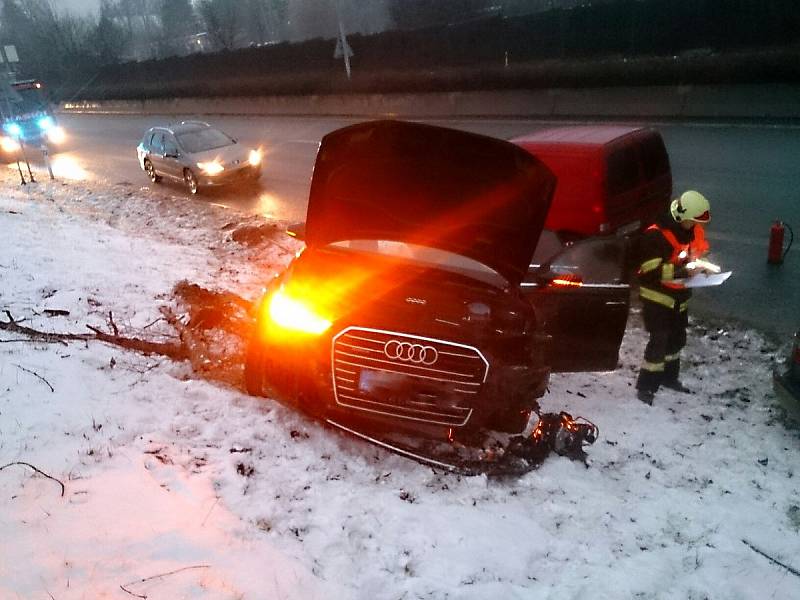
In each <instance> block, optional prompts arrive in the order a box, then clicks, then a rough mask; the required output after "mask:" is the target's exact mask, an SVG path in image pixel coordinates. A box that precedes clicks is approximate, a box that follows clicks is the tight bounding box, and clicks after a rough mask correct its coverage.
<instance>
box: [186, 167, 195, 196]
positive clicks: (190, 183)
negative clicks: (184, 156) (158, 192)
mask: <svg viewBox="0 0 800 600" xmlns="http://www.w3.org/2000/svg"><path fill="white" fill-rule="evenodd" d="M183 180H184V181H185V182H186V186H187V187H188V188H189V191H190V192H191V193H192V194H196V193H197V177H196V176H195V174H194V173H193V172H192V170H191V169H184V170H183Z"/></svg>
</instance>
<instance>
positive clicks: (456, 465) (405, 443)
mask: <svg viewBox="0 0 800 600" xmlns="http://www.w3.org/2000/svg"><path fill="white" fill-rule="evenodd" d="M537 416H538V417H539V420H538V421H537V423H536V425H535V426H534V428H533V431H532V432H531V433H530V435H516V436H512V437H510V438H508V440H506V441H505V443H501V442H499V441H494V442H492V443H489V444H487V445H486V446H485V447H480V448H478V447H475V446H463V445H460V444H458V442H454V441H452V440H451V441H448V442H441V441H439V442H437V441H431V440H421V439H419V438H401V437H399V436H392V437H391V438H388V437H386V436H383V435H379V434H373V433H367V432H364V431H358V430H356V429H353V428H351V427H348V426H346V425H343V424H341V423H338V422H336V421H334V420H331V419H327V422H328V424H330V425H333V426H334V427H336V428H337V429H340V430H342V431H345V432H346V433H349V434H351V435H354V436H356V437H358V438H360V439H362V440H365V441H367V442H370V443H371V444H374V445H376V446H379V447H381V448H384V449H385V450H389V451H390V452H393V453H395V454H398V455H400V456H404V457H405V458H410V459H411V460H414V461H416V462H418V463H421V464H424V465H427V466H430V467H434V468H440V469H444V470H447V471H451V472H453V473H458V474H460V475H468V476H469V475H489V476H494V477H517V476H520V475H524V474H525V473H527V472H529V471H532V470H533V469H536V468H538V467H539V465H541V464H542V463H543V462H544V460H545V459H546V458H547V457H548V456H549V455H550V453H552V452H555V453H556V454H558V455H560V456H566V457H568V458H570V459H572V460H580V461H584V462H585V459H586V452H585V451H584V448H585V447H586V446H587V445H591V444H593V443H594V442H595V441H596V440H597V438H598V437H599V434H600V432H599V429H598V428H597V426H596V425H595V424H594V423H592V422H591V421H589V420H588V419H585V418H583V417H577V418H573V417H572V415H570V414H569V413H567V412H564V411H562V412H560V413H537Z"/></svg>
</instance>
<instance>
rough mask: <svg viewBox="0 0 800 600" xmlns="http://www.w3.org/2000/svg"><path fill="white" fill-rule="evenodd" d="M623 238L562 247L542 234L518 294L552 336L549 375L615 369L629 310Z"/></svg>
mask: <svg viewBox="0 0 800 600" xmlns="http://www.w3.org/2000/svg"><path fill="white" fill-rule="evenodd" d="M627 253H628V241H627V238H624V237H617V236H606V237H594V238H588V239H584V240H580V241H578V242H574V243H571V244H568V245H562V244H561V243H560V242H559V240H558V238H557V236H556V234H554V233H553V232H552V231H547V230H546V231H544V232H543V233H542V237H541V238H540V241H539V245H538V247H537V250H536V253H535V254H534V260H533V264H532V265H531V268H530V270H529V272H528V275H527V277H526V278H525V281H523V283H522V293H523V294H524V295H525V297H526V298H528V300H529V301H530V302H531V303H532V304H533V305H534V307H535V308H536V311H537V314H538V316H539V319H540V320H541V321H542V322H543V324H544V328H545V330H546V332H547V333H548V334H550V335H551V336H552V342H551V345H550V351H549V358H550V365H551V367H552V368H553V370H554V371H606V370H612V369H615V368H616V366H617V361H618V357H619V347H620V344H621V342H622V337H623V335H624V333H625V325H626V323H627V320H628V310H629V308H630V284H629V281H628V277H629V276H628V272H629V271H628V269H627V268H626V264H627Z"/></svg>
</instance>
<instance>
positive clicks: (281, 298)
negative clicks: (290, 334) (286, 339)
mask: <svg viewBox="0 0 800 600" xmlns="http://www.w3.org/2000/svg"><path fill="white" fill-rule="evenodd" d="M266 309H267V314H268V315H269V318H270V320H271V321H272V322H273V323H275V324H276V325H279V326H280V327H283V328H284V329H289V330H292V331H297V332H300V333H310V334H313V335H319V334H321V333H322V332H324V331H326V330H327V329H328V328H329V327H330V326H331V322H330V321H329V320H328V319H326V318H325V317H322V316H320V315H319V314H317V313H316V312H315V311H314V309H313V308H312V307H310V306H309V305H308V304H307V303H305V302H303V301H302V300H298V299H296V298H292V297H291V296H289V295H288V294H287V293H286V291H285V290H284V289H283V288H281V289H279V290H278V291H277V292H275V293H274V294H273V295H272V297H271V298H270V299H269V300H268V304H267V306H266Z"/></svg>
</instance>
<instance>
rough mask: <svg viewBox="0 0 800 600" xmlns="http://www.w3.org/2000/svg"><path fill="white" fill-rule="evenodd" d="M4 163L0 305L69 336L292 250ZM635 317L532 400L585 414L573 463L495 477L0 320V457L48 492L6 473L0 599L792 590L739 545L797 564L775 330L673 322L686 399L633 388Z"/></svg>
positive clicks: (763, 593)
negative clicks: (590, 365)
mask: <svg viewBox="0 0 800 600" xmlns="http://www.w3.org/2000/svg"><path fill="white" fill-rule="evenodd" d="M12 175H13V173H11V172H9V173H7V174H3V175H0V185H1V186H2V187H0V231H1V232H2V241H0V318H2V319H3V320H5V319H6V314H5V313H3V312H2V311H5V310H7V311H9V313H10V314H11V315H13V317H14V318H16V319H22V318H25V319H26V322H25V324H26V325H29V326H31V327H35V328H38V329H44V330H48V331H72V332H81V333H82V332H85V331H86V329H85V326H86V325H87V324H89V325H92V326H96V327H100V328H105V327H107V323H106V321H107V318H108V314H109V312H111V313H113V315H114V319H115V321H116V323H117V324H118V325H119V327H120V329H122V330H124V331H126V332H129V333H134V334H145V335H150V336H153V337H156V336H157V335H158V334H159V333H162V334H165V333H167V331H168V330H167V329H166V328H165V327H164V324H163V323H162V322H158V321H157V320H158V319H159V317H160V314H159V312H158V308H159V306H160V305H161V304H165V303H168V302H169V301H170V298H169V295H170V291H171V290H172V287H173V285H174V284H175V283H176V282H178V281H179V280H181V279H188V280H190V281H193V282H196V283H198V284H201V285H205V286H208V287H213V288H217V289H227V290H231V291H234V292H236V293H238V294H240V295H242V296H244V297H246V298H255V297H256V296H257V295H258V290H259V289H260V286H261V285H262V284H263V282H264V281H266V279H267V278H269V277H270V276H271V275H272V273H274V272H275V271H276V270H278V269H280V268H281V266H282V265H284V264H286V263H287V262H288V260H289V258H290V257H291V255H292V254H293V252H294V250H295V249H296V248H295V247H294V246H293V245H292V243H291V241H290V240H288V239H285V240H284V239H283V238H282V237H281V236H279V235H276V237H275V238H274V239H269V240H268V241H267V242H266V243H263V244H260V245H257V246H252V247H247V246H244V245H241V244H239V243H236V242H234V241H232V240H231V239H230V231H231V224H238V223H240V222H249V221H252V218H251V217H243V216H242V215H238V214H235V213H232V212H231V211H227V210H224V209H221V208H218V207H215V206H213V205H210V204H208V203H207V202H204V201H203V200H192V199H188V198H185V197H183V196H181V195H180V193H179V192H175V194H176V195H174V196H173V195H172V194H171V193H170V190H169V189H168V188H159V189H155V190H149V189H146V188H139V187H138V186H134V185H131V184H126V183H122V184H118V185H116V186H105V185H102V184H98V183H85V182H84V183H79V182H66V183H61V182H57V183H49V182H48V183H41V184H37V185H29V186H26V187H24V188H23V187H20V186H18V185H17V184H15V182H14V179H13V178H12ZM276 231H277V228H276ZM46 308H50V309H64V310H69V311H70V314H69V315H68V316H53V317H48V316H47V315H46V314H45V313H43V310H44V309H46ZM154 321H156V323H155V324H153V322H154ZM637 323H638V318H636V316H634V319H632V323H631V326H630V327H629V329H628V332H627V335H626V338H625V341H624V343H623V348H622V353H621V361H622V366H621V368H619V369H618V370H617V371H615V372H613V373H596V374H570V375H563V376H561V375H558V376H554V377H553V381H552V385H551V390H550V393H549V394H548V395H547V396H546V397H545V398H544V401H543V407H544V408H545V409H546V410H553V411H558V410H560V409H567V410H568V411H570V412H572V414H582V415H584V416H586V417H588V418H589V419H591V420H592V421H594V422H595V423H596V424H597V425H598V426H599V427H600V435H601V437H600V440H599V441H598V442H597V444H595V445H594V446H593V447H591V448H590V449H589V461H588V467H586V466H584V465H583V464H580V463H577V462H571V461H569V460H567V459H566V458H561V457H557V456H553V457H551V458H549V459H548V460H547V461H546V462H545V463H544V465H542V467H541V468H539V469H538V470H536V471H533V472H531V473H529V474H527V475H525V476H524V477H521V478H519V479H515V480H492V479H487V478H485V477H468V478H465V477H459V476H456V475H451V474H446V473H441V472H435V471H433V470H432V469H430V468H427V467H423V466H420V465H418V464H416V463H413V462H410V461H407V460H405V459H402V458H400V457H397V456H394V455H390V454H387V453H385V452H383V451H381V450H378V449H376V448H374V447H371V446H367V445H365V444H363V443H361V442H359V441H356V440H353V439H350V438H348V437H346V436H344V435H341V434H338V433H335V432H331V431H329V430H327V429H325V428H323V427H322V426H320V425H318V424H316V423H314V422H311V421H309V420H307V419H305V418H304V417H302V416H299V415H297V414H295V413H294V412H292V411H291V410H290V409H289V408H286V407H284V406H283V405H281V404H278V403H277V402H274V401H270V400H264V399H256V398H251V397H248V396H246V395H244V394H243V393H241V392H240V391H239V390H238V389H236V388H234V387H231V386H225V385H223V384H219V383H213V382H209V381H204V380H202V379H200V378H198V377H196V376H194V375H193V374H192V373H191V370H190V369H189V368H188V366H187V365H184V364H175V363H172V362H170V361H168V360H167V359H162V358H153V357H145V356H142V355H139V354H135V353H132V352H126V351H124V350H122V349H120V348H117V347H111V346H107V345H104V344H102V343H99V342H89V343H86V342H74V343H71V344H69V345H68V346H67V345H61V344H55V343H42V342H31V341H27V340H23V339H22V338H21V337H20V336H17V335H14V334H10V333H3V332H0V467H2V466H3V465H6V464H8V463H11V462H15V461H24V462H27V463H30V464H32V465H34V466H36V467H38V468H39V469H41V470H42V471H44V472H46V473H47V474H49V475H51V476H53V477H55V478H57V479H59V480H61V481H62V482H63V483H64V486H65V492H64V495H63V497H62V496H61V488H60V486H59V485H58V483H57V482H55V481H52V480H49V479H46V478H45V477H42V476H41V475H38V474H36V473H35V472H34V471H32V470H31V469H30V468H28V467H26V466H21V465H13V466H10V467H8V468H5V469H3V470H2V471H0V540H1V541H0V599H2V600H5V599H6V598H8V599H17V598H21V599H26V600H27V599H38V598H44V599H46V598H55V599H57V600H67V599H77V598H85V599H98V598H120V599H122V598H127V599H130V598H134V597H139V598H145V597H147V598H149V599H151V600H156V599H164V600H174V599H180V598H210V599H267V598H269V599H309V598H320V599H322V598H365V599H373V598H374V599H387V600H389V599H392V600H394V599H397V600H399V599H411V598H432V599H439V598H464V599H485V598H525V599H529V598H554V599H555V598H557V599H559V600H563V599H566V598H592V599H596V600H599V599H602V598H608V599H619V598H641V599H645V598H674V599H676V600H677V599H682V600H685V599H689V598H691V599H702V598H714V599H716V598H724V599H728V598H734V599H735V598H781V599H782V598H800V580H799V579H798V578H797V577H796V576H794V575H792V574H790V573H789V572H788V571H786V570H784V569H782V568H781V567H779V566H777V565H775V564H773V563H771V562H769V561H768V560H767V559H766V558H764V557H763V556H761V555H759V554H757V553H756V552H755V551H753V550H752V549H751V548H750V547H748V546H747V545H746V544H745V543H744V542H743V540H746V541H747V542H749V543H750V544H752V545H754V546H756V547H758V548H760V549H761V550H763V551H764V552H766V553H768V554H770V555H772V556H774V557H775V558H777V559H778V560H781V561H783V562H784V563H787V564H789V565H792V566H794V567H795V568H800V558H798V556H800V485H798V483H797V479H796V478H795V470H796V469H797V468H798V466H800V462H799V461H798V458H799V457H800V435H798V431H797V430H796V429H791V428H789V427H787V424H786V423H785V422H784V421H783V420H782V419H781V413H780V411H779V410H778V409H777V408H776V404H775V399H774V398H773V394H772V390H771V369H772V367H773V365H774V362H775V360H776V352H775V350H776V349H775V348H774V347H773V346H772V345H771V344H770V343H769V342H768V341H766V340H765V339H763V338H762V337H760V336H759V335H758V334H757V333H754V332H751V331H740V330H737V329H735V328H726V327H721V326H715V327H711V326H708V325H703V324H701V323H698V322H693V325H692V327H691V331H690V336H689V339H690V341H689V345H688V347H687V349H686V351H685V364H686V365H687V368H686V375H685V382H686V384H687V385H689V386H691V387H693V388H694V389H696V390H697V393H696V394H693V395H682V394H677V393H670V392H660V393H659V394H658V396H657V398H656V403H655V406H653V407H648V406H645V405H643V404H641V403H640V402H638V401H637V400H636V399H635V396H634V393H633V391H632V385H633V382H634V378H635V372H636V368H637V363H638V360H639V356H640V353H641V351H642V348H643V345H644V342H645V338H644V335H643V333H642V331H641V329H640V328H639V326H638V324H637ZM50 386H52V390H51V387H50ZM123 588H124V589H123Z"/></svg>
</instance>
